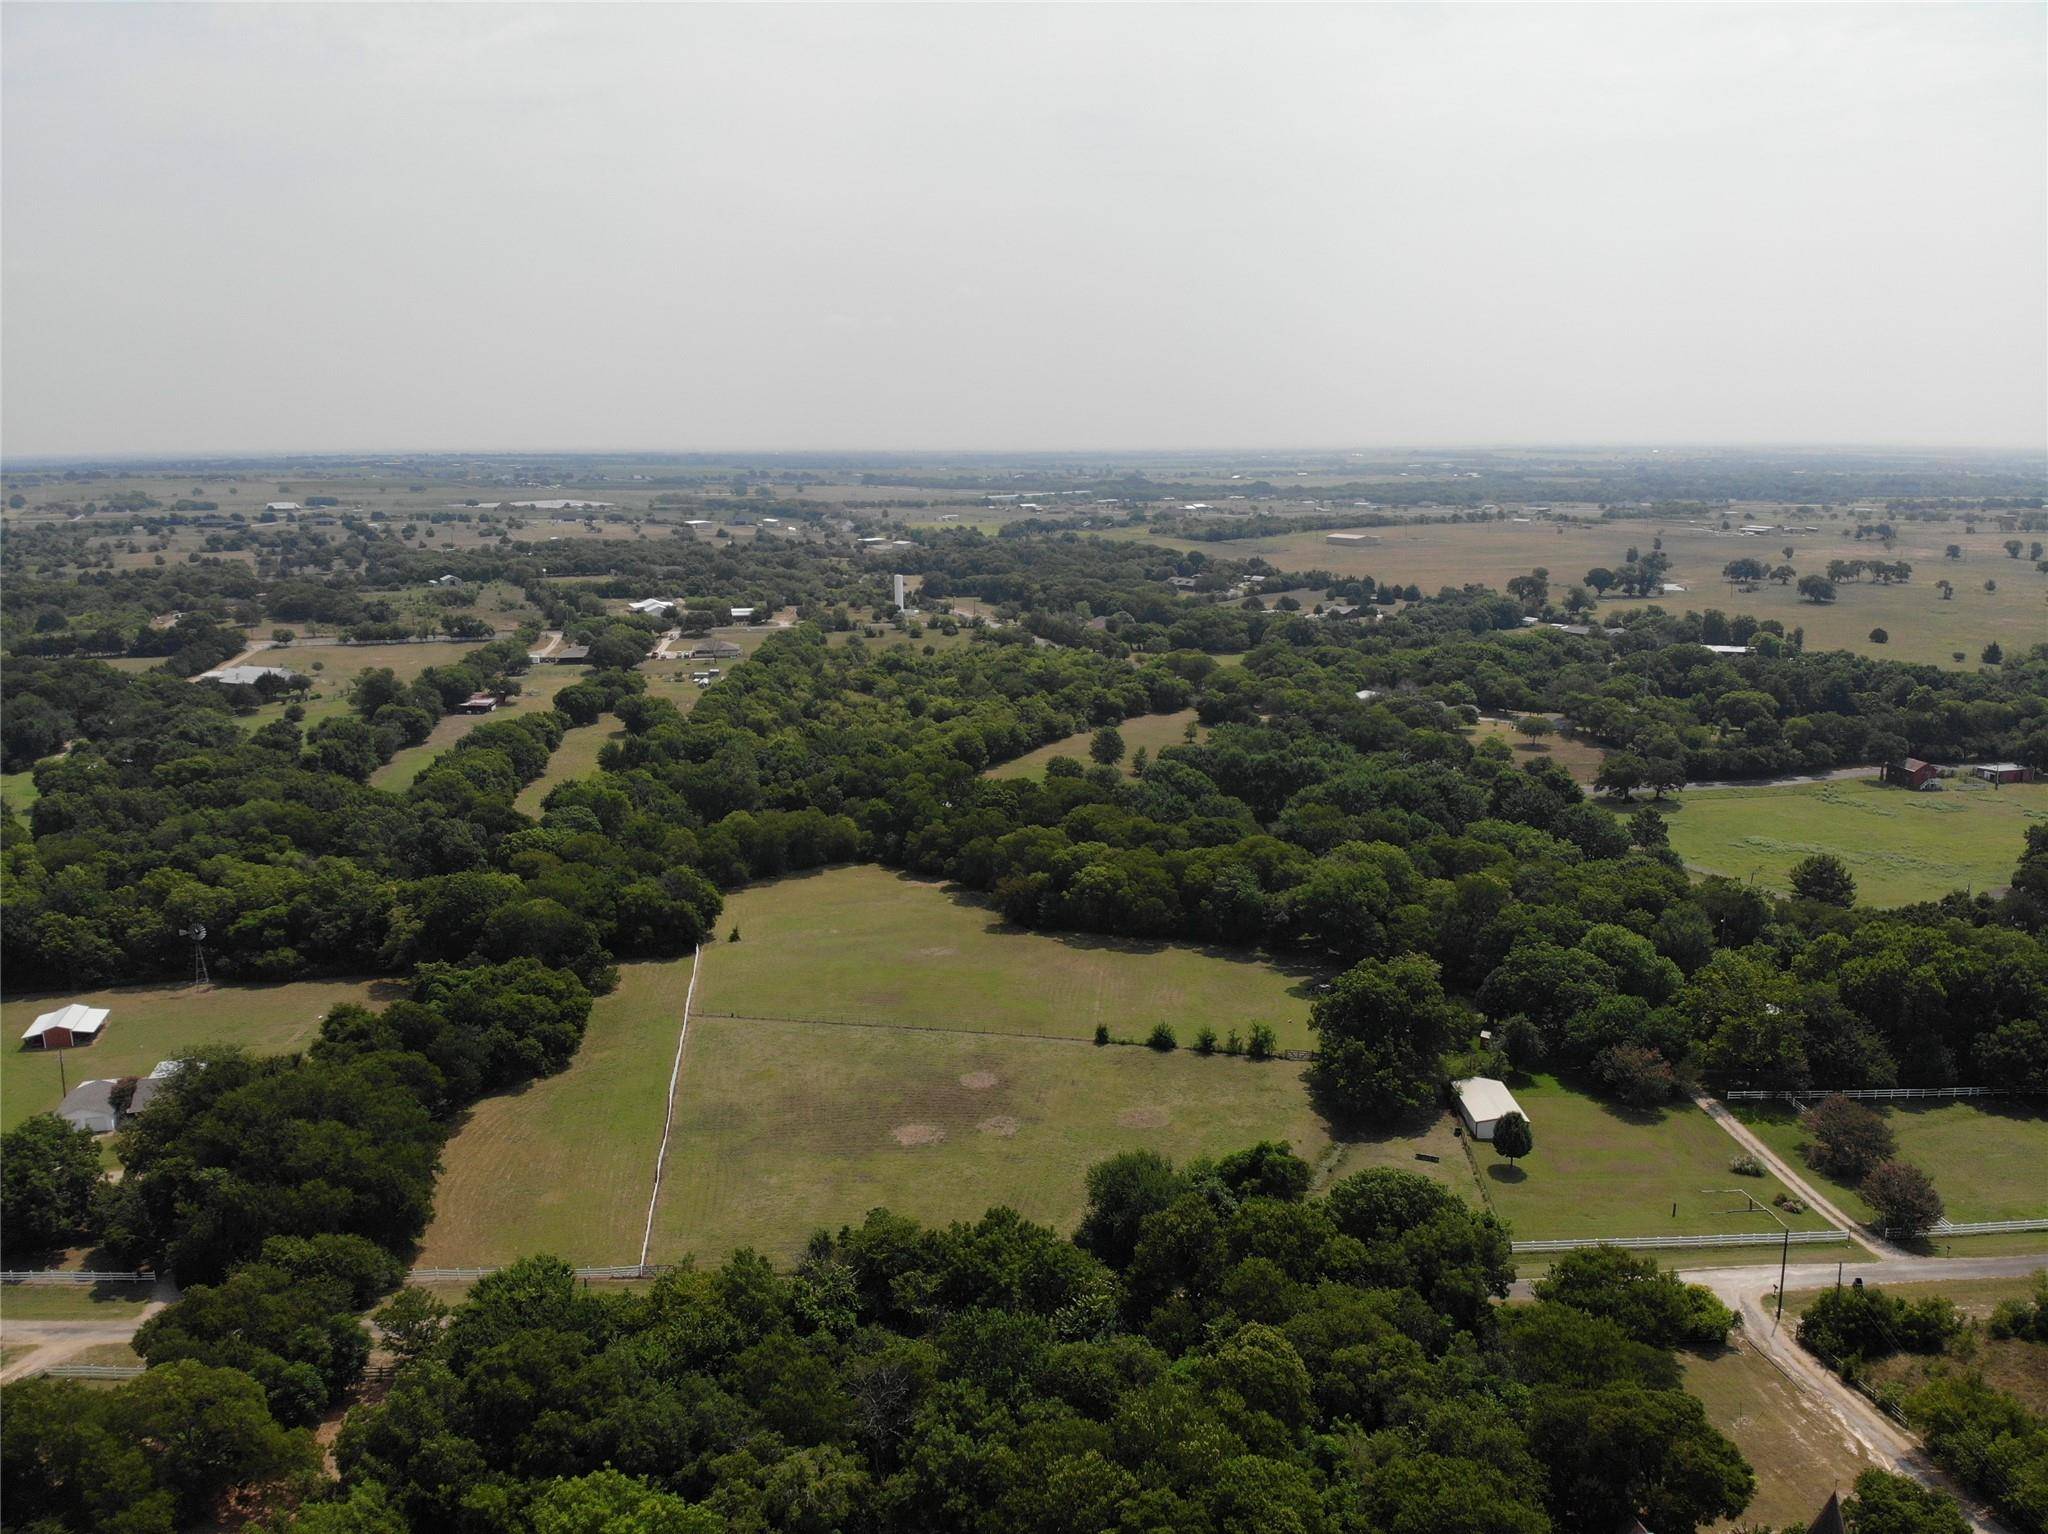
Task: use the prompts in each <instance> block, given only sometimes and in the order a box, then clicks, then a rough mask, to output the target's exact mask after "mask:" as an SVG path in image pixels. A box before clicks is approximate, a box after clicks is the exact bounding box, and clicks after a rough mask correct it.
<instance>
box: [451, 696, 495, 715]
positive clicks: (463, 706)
mask: <svg viewBox="0 0 2048 1534" xmlns="http://www.w3.org/2000/svg"><path fill="white" fill-rule="evenodd" d="M497 706H498V699H497V696H496V695H495V694H493V693H488V692H473V693H471V694H470V695H469V696H468V697H466V698H464V699H463V700H462V701H461V702H460V703H458V704H457V705H456V706H455V707H456V712H457V713H462V714H488V713H491V712H493V711H494V710H495V709H496V708H497Z"/></svg>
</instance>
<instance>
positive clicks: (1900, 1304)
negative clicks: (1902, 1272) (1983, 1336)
mask: <svg viewBox="0 0 2048 1534" xmlns="http://www.w3.org/2000/svg"><path fill="white" fill-rule="evenodd" d="M1962 1329H1963V1318H1962V1317H1961V1316H1960V1315H1958V1314H1957V1313H1956V1308H1955V1306H1954V1305H1953V1304H1952V1303H1950V1302H1949V1301H1948V1300H1945V1299H1943V1298H1941V1297H1940V1296H1939V1295H1936V1296H1934V1297H1933V1298H1930V1299H1924V1300H1915V1301H1913V1302H1912V1303H1910V1304H1909V1303H1907V1302H1906V1301H1904V1300H1901V1299H1900V1298H1899V1297H1898V1296H1897V1295H1895V1294H1888V1293H1886V1292H1885V1291H1884V1290H1882V1289H1879V1288H1877V1287H1876V1286H1874V1285H1869V1286H1859V1285H1852V1286H1850V1287H1849V1288H1846V1289H1835V1290H1830V1291H1829V1292H1828V1293H1826V1294H1823V1295H1821V1296H1820V1298H1818V1299H1817V1300H1815V1301H1814V1302H1813V1304H1811V1305H1810V1306H1808V1307H1807V1310H1806V1314H1805V1315H1804V1316H1802V1317H1800V1320H1799V1345H1800V1346H1801V1347H1803V1348H1806V1349H1807V1350H1808V1351H1810V1352H1814V1353H1818V1354H1820V1355H1821V1356H1822V1357H1824V1358H1828V1359H1831V1360H1833V1361H1834V1362H1835V1363H1836V1364H1838V1365H1840V1364H1850V1363H1857V1362H1865V1363H1868V1362H1874V1361H1875V1360H1877V1359H1880V1358H1889V1357H1890V1356H1891V1355H1892V1354H1894V1353H1898V1352H1906V1353H1939V1352H1940V1351H1941V1350H1942V1349H1943V1348H1945V1347H1947V1346H1948V1343H1949V1340H1950V1339H1951V1338H1953V1337H1955V1336H1956V1335H1957V1334H1958V1333H1960V1332H1961V1331H1962Z"/></svg>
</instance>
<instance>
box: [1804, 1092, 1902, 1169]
mask: <svg viewBox="0 0 2048 1534" xmlns="http://www.w3.org/2000/svg"><path fill="white" fill-rule="evenodd" d="M1799 1127H1800V1128H1801V1129H1803V1130H1805V1131H1806V1133H1807V1136H1808V1138H1807V1140H1806V1142H1805V1155H1806V1159H1807V1160H1808V1161H1809V1162H1810V1163H1812V1164H1813V1166H1814V1167H1815V1168H1817V1169H1818V1170H1820V1171H1822V1172H1825V1173H1827V1174H1828V1175H1829V1176H1830V1177H1839V1178H1840V1179H1842V1181H1844V1182H1851V1183H1853V1182H1860V1181H1861V1180H1862V1179H1863V1177H1864V1175H1865V1174H1866V1173H1868V1172H1869V1171H1870V1169H1871V1168H1872V1167H1875V1166H1876V1165H1877V1164H1878V1163H1879V1162H1882V1161H1889V1160H1890V1159H1891V1157H1892V1154H1893V1152H1894V1151H1895V1150H1896V1149H1897V1148H1898V1147H1897V1142H1896V1141H1895V1140H1894V1138H1893V1136H1892V1130H1891V1125H1889V1124H1887V1123H1886V1122H1885V1121H1884V1116H1883V1115H1882V1114H1880V1113H1878V1112H1877V1111H1876V1110H1875V1109H1872V1108H1866V1107H1864V1106H1863V1104H1861V1103H1859V1102H1857V1101H1856V1100H1855V1099H1854V1098H1852V1097H1844V1096H1842V1095H1841V1094H1840V1093H1839V1092H1835V1093H1831V1094H1829V1095H1828V1096H1826V1097H1824V1098H1822V1099H1821V1100H1820V1101H1819V1102H1817V1103H1815V1104H1814V1105H1813V1106H1812V1107H1811V1108H1809V1109H1807V1110H1806V1112H1804V1113H1802V1114H1801V1115H1800V1116H1799Z"/></svg>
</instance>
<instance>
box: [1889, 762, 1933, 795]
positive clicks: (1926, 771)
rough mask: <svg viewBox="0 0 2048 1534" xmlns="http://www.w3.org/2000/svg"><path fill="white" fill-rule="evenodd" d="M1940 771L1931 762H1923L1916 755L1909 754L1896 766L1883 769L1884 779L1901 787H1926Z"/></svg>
mask: <svg viewBox="0 0 2048 1534" xmlns="http://www.w3.org/2000/svg"><path fill="white" fill-rule="evenodd" d="M1940 773H1941V769H1940V768H1939V767H1937V766H1935V765H1934V763H1932V762H1923V761H1921V760H1920V758H1919V757H1917V756H1909V757H1907V758H1906V759H1905V761H1903V762H1901V763H1900V764H1899V765H1898V766H1896V767H1887V768H1886V769H1885V780H1886V781H1887V782H1890V783H1896V784H1898V785H1899V787H1901V788H1926V787H1927V786H1928V785H1929V784H1931V783H1933V781H1934V780H1935V778H1936V777H1938V776H1939V775H1940Z"/></svg>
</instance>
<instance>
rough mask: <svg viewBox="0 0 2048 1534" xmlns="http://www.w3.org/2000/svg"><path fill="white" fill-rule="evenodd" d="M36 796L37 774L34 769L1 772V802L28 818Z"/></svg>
mask: <svg viewBox="0 0 2048 1534" xmlns="http://www.w3.org/2000/svg"><path fill="white" fill-rule="evenodd" d="M36 798H37V795H36V775H35V773H34V772H33V771H30V772H6V773H0V804H5V805H6V806H7V808H8V809H10V810H12V811H14V813H15V814H17V815H19V816H21V817H22V818H23V819H24V820H26V819H27V818H28V812H29V809H30V807H31V806H33V805H34V804H35V802H36Z"/></svg>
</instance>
